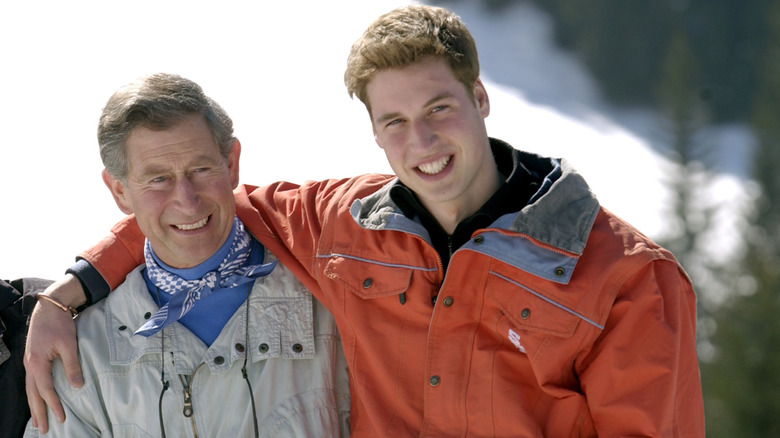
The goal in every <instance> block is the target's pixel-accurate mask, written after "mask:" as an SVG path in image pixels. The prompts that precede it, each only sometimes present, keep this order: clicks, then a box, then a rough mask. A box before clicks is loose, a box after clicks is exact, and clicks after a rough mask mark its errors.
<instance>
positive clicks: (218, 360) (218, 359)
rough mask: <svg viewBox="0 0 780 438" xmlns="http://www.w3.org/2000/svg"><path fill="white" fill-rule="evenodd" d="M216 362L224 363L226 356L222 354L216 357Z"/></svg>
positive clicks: (218, 363)
mask: <svg viewBox="0 0 780 438" xmlns="http://www.w3.org/2000/svg"><path fill="white" fill-rule="evenodd" d="M214 363H215V364H217V365H222V364H223V363H225V358H224V357H222V356H217V357H215V358H214Z"/></svg>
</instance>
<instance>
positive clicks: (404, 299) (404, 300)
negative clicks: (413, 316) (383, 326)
mask: <svg viewBox="0 0 780 438" xmlns="http://www.w3.org/2000/svg"><path fill="white" fill-rule="evenodd" d="M398 301H400V302H401V305H402V306H403V305H404V304H406V292H401V295H398Z"/></svg>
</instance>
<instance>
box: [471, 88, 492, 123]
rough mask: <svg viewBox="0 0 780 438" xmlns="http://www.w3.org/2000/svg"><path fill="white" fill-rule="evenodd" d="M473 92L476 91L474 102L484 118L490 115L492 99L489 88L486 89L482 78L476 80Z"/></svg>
mask: <svg viewBox="0 0 780 438" xmlns="http://www.w3.org/2000/svg"><path fill="white" fill-rule="evenodd" d="M472 92H473V93H474V103H475V104H476V105H477V109H478V110H479V113H480V114H481V115H482V118H483V119H484V118H485V117H487V116H488V115H490V99H489V98H488V94H487V90H485V86H484V85H483V84H482V80H481V79H477V81H476V82H474V88H473V89H472Z"/></svg>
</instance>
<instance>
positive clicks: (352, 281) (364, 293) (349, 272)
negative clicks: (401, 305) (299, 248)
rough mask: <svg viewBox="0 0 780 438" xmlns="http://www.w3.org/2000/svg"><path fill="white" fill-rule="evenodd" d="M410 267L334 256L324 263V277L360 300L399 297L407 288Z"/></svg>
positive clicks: (410, 272) (410, 277)
mask: <svg viewBox="0 0 780 438" xmlns="http://www.w3.org/2000/svg"><path fill="white" fill-rule="evenodd" d="M413 272H414V269H413V268H410V267H406V266H396V265H389V264H381V263H379V262H374V261H371V260H358V259H351V258H348V257H342V256H333V257H331V258H329V259H328V261H327V262H326V263H325V268H324V274H325V276H326V277H328V278H330V279H331V280H334V281H336V282H338V283H340V284H341V285H342V286H343V287H344V288H345V289H346V290H348V291H350V292H352V293H353V294H355V295H357V296H358V297H360V298H362V299H372V298H381V297H387V296H392V295H400V294H401V293H403V292H406V291H407V290H408V289H409V284H410V283H411V279H412V273H413Z"/></svg>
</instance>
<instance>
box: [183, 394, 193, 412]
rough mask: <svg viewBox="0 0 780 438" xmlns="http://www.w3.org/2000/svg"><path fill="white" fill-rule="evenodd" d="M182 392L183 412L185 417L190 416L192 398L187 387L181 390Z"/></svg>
mask: <svg viewBox="0 0 780 438" xmlns="http://www.w3.org/2000/svg"><path fill="white" fill-rule="evenodd" d="M182 392H183V393H184V410H183V411H182V412H183V413H184V416H185V417H188V418H189V417H192V398H191V397H190V391H189V389H188V388H184V389H183V390H182Z"/></svg>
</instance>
